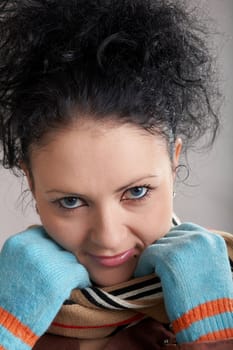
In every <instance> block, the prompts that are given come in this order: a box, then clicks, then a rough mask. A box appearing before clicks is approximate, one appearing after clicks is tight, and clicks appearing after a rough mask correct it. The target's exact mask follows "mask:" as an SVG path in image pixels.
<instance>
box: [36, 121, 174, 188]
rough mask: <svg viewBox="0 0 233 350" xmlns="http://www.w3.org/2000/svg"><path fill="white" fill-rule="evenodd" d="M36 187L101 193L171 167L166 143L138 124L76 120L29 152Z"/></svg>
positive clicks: (157, 173) (158, 173) (48, 136)
mask: <svg viewBox="0 0 233 350" xmlns="http://www.w3.org/2000/svg"><path fill="white" fill-rule="evenodd" d="M31 170H32V175H33V179H34V181H35V184H36V186H37V188H39V187H40V188H43V190H49V189H50V188H51V187H56V188H59V189H61V190H64V191H65V192H75V191H76V189H77V187H78V189H80V188H81V189H82V190H83V191H85V192H88V193H89V192H91V193H95V194H97V193H103V192H104V191H105V189H106V186H107V187H108V188H112V189H114V188H117V187H120V186H121V185H122V184H125V183H127V182H129V181H131V180H132V179H135V178H140V177H143V176H145V175H147V174H149V175H154V174H156V176H159V175H160V174H162V173H164V171H165V172H167V171H170V158H169V155H168V152H167V147H166V142H165V140H164V139H163V138H161V137H160V136H157V135H152V134H151V133H149V132H147V131H145V130H143V129H141V128H138V127H136V126H134V125H129V124H123V125H119V124H118V125H113V124H112V123H106V124H104V125H103V124H98V123H96V122H94V121H88V122H85V123H84V122H83V123H80V122H78V123H75V124H73V125H72V126H70V127H69V128H66V129H63V130H57V131H56V132H55V131H54V132H53V133H51V134H50V135H47V142H46V143H45V144H44V145H43V146H41V147H35V148H34V149H33V150H32V152H31Z"/></svg>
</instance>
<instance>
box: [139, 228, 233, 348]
mask: <svg viewBox="0 0 233 350" xmlns="http://www.w3.org/2000/svg"><path fill="white" fill-rule="evenodd" d="M152 272H155V273H156V274H157V275H158V276H159V277H160V279H161V284H162V288H163V294H164V302H165V307H166V310H167V314H168V317H169V319H170V321H171V322H172V326H173V330H174V333H175V334H176V339H177V342H178V343H185V342H193V341H198V342H201V341H206V340H210V341H211V340H217V339H224V338H230V337H233V281H232V274H231V269H230V264H229V259H228V254H227V249H226V245H225V241H224V239H223V238H222V237H221V236H219V235H216V234H213V233H210V232H208V231H206V230H205V229H203V228H202V227H200V226H197V225H194V224H191V223H185V224H181V225H179V226H177V227H174V228H172V229H171V230H170V232H169V233H168V234H167V235H166V236H165V237H163V238H161V239H159V240H158V241H157V242H156V243H155V244H153V245H151V246H149V247H147V248H146V249H145V251H144V252H143V253H142V255H141V257H140V259H139V263H138V266H137V269H136V272H135V275H136V276H137V277H138V276H143V275H146V274H149V273H152Z"/></svg>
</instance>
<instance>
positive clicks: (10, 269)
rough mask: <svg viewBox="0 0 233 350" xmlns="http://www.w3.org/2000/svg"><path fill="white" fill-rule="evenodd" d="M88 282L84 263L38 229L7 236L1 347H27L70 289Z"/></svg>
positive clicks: (0, 286) (0, 278) (1, 270)
mask: <svg viewBox="0 0 233 350" xmlns="http://www.w3.org/2000/svg"><path fill="white" fill-rule="evenodd" d="M88 286H90V280H89V276H88V272H87V270H86V269H85V268H84V266H82V265H81V264H79V262H78V261H77V259H76V257H75V256H74V255H73V254H71V253H70V252H67V251H65V250H64V249H63V248H61V247H60V246H59V245H57V244H56V243H55V242H54V241H53V240H51V239H50V238H49V236H48V235H47V234H46V232H45V230H44V229H43V227H41V226H40V227H36V228H31V229H28V230H26V231H24V232H22V233H20V234H17V235H15V236H13V237H11V238H10V239H8V240H7V241H6V243H5V245H4V247H3V249H2V252H1V254H0V349H4V350H5V349H6V350H28V349H31V348H32V347H33V346H34V344H35V343H36V341H37V339H38V337H40V336H41V335H42V334H43V333H44V332H45V331H46V330H47V328H48V327H49V325H50V323H51V322H52V320H53V319H54V317H55V316H56V314H57V312H58V311H59V309H60V307H61V306H62V304H63V302H64V301H65V299H67V298H68V297H69V295H70V292H71V290H72V289H74V288H76V287H78V288H84V287H88Z"/></svg>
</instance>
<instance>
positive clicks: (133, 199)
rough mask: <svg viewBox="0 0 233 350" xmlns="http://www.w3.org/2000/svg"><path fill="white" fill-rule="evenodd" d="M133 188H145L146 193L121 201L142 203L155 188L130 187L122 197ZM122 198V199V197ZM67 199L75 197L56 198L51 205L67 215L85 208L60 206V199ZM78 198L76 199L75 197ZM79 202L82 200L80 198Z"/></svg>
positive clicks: (147, 186)
mask: <svg viewBox="0 0 233 350" xmlns="http://www.w3.org/2000/svg"><path fill="white" fill-rule="evenodd" d="M135 188H146V193H145V195H144V196H142V197H139V198H126V199H123V201H127V202H129V201H132V202H134V203H135V202H137V203H139V202H142V201H144V200H146V199H147V198H149V197H150V195H151V193H152V191H153V190H155V187H152V186H151V185H149V184H148V185H146V184H145V185H138V186H133V187H130V188H128V189H127V190H125V192H124V193H123V196H124V195H125V194H126V193H127V192H128V191H130V190H133V189H135ZM123 196H122V197H123ZM69 197H75V196H67V197H62V198H57V199H55V200H53V201H52V203H53V204H55V205H57V206H58V207H59V208H60V209H62V210H63V211H66V212H69V213H72V212H73V211H75V210H77V209H80V208H81V207H83V206H85V204H84V205H81V206H79V207H76V208H66V207H64V206H63V205H62V204H61V200H62V199H65V198H69ZM77 198H78V197H77ZM80 200H82V199H81V198H80Z"/></svg>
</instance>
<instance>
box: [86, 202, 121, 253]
mask: <svg viewBox="0 0 233 350" xmlns="http://www.w3.org/2000/svg"><path fill="white" fill-rule="evenodd" d="M93 215H94V218H93V220H92V226H91V230H90V236H89V237H90V238H91V241H92V243H94V244H95V246H98V247H99V248H101V249H104V250H105V251H106V250H109V251H111V253H112V252H113V251H114V252H116V253H119V249H121V247H124V241H125V240H126V236H127V226H126V225H125V221H124V212H123V209H122V208H121V207H120V205H119V206H116V205H107V206H105V207H102V208H98V209H96V211H95V213H94V214H93Z"/></svg>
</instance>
